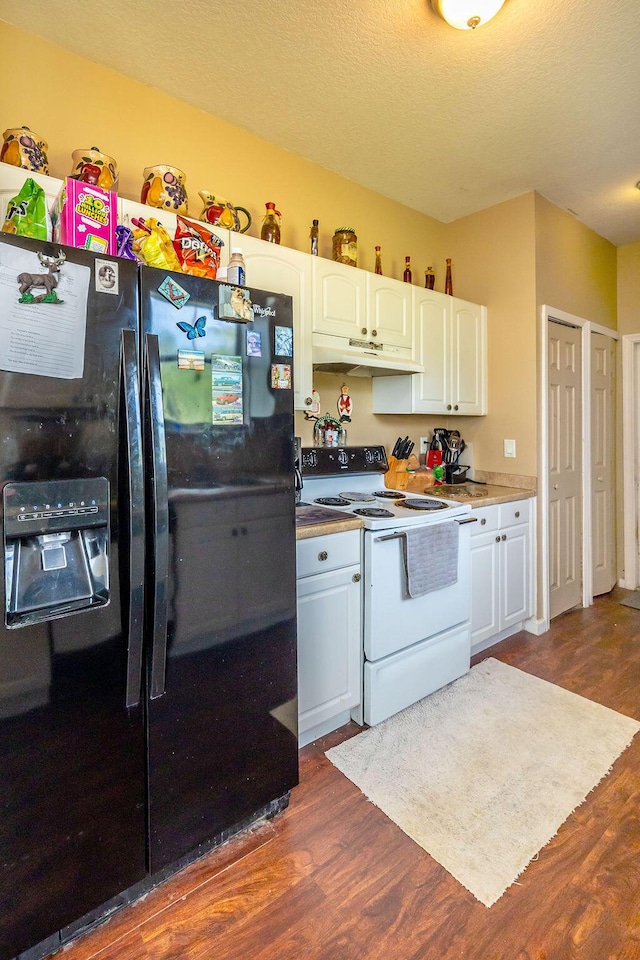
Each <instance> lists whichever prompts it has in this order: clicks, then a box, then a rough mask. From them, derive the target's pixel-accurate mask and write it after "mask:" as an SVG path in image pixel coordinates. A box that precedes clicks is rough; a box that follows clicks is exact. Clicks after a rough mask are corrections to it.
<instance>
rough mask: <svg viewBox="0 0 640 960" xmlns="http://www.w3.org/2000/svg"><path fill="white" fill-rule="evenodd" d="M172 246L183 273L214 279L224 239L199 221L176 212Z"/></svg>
mask: <svg viewBox="0 0 640 960" xmlns="http://www.w3.org/2000/svg"><path fill="white" fill-rule="evenodd" d="M177 221H178V223H177V225H176V235H175V238H174V241H173V246H174V249H175V251H176V254H177V257H178V260H179V261H180V267H181V269H182V271H183V273H190V274H192V276H194V277H208V278H209V279H210V280H215V278H216V273H217V271H218V266H219V265H220V249H221V248H222V247H223V246H224V241H223V240H221V239H220V237H218V236H216V234H215V233H212V232H211V231H210V230H207V228H206V227H205V226H203V225H202V224H200V223H192V222H191V221H190V220H185V219H184V217H181V216H180V215H179V214H178V217H177Z"/></svg>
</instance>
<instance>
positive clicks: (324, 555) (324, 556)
mask: <svg viewBox="0 0 640 960" xmlns="http://www.w3.org/2000/svg"><path fill="white" fill-rule="evenodd" d="M328 559H329V554H328V553H327V551H326V550H321V551H320V553H319V554H318V560H328Z"/></svg>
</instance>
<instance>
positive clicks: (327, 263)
mask: <svg viewBox="0 0 640 960" xmlns="http://www.w3.org/2000/svg"><path fill="white" fill-rule="evenodd" d="M313 269H314V291H315V292H314V311H313V332H314V333H324V334H328V335H330V336H335V337H346V338H353V339H356V340H373V341H375V342H376V343H380V344H382V345H383V347H404V348H407V349H408V350H409V351H410V350H411V349H412V346H413V308H412V298H411V290H412V288H411V285H410V284H405V283H403V282H402V281H400V280H393V279H391V278H390V277H381V276H378V275H377V274H375V273H368V272H367V271H366V270H358V268H357V267H349V266H347V265H346V264H343V263H334V262H333V261H332V260H324V259H322V258H314V262H313Z"/></svg>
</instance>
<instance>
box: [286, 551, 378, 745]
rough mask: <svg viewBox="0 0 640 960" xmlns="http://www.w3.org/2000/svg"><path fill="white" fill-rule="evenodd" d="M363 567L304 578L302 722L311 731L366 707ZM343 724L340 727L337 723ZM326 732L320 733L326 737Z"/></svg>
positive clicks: (301, 729) (300, 679)
mask: <svg viewBox="0 0 640 960" xmlns="http://www.w3.org/2000/svg"><path fill="white" fill-rule="evenodd" d="M361 622H362V611H361V592H360V566H359V565H354V566H349V567H343V568H342V569H340V570H332V571H329V572H327V573H320V574H316V575H315V576H311V577H304V578H303V579H301V580H298V724H299V734H300V741H301V744H304V743H308V742H309V740H310V739H314V738H313V737H309V736H307V737H305V736H304V734H305V733H307V732H308V731H311V730H315V729H316V728H319V727H320V725H324V727H323V729H322V731H321V732H328V731H329V730H330V729H332V727H331V725H330V720H331V718H332V717H338V716H339V715H340V714H342V713H344V712H345V711H349V710H350V709H351V708H352V707H354V706H356V705H357V704H358V703H360V697H361V692H360V686H361V680H360V657H361ZM336 726H340V723H336ZM320 735H321V733H320V732H319V733H318V736H320Z"/></svg>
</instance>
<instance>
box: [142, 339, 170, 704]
mask: <svg viewBox="0 0 640 960" xmlns="http://www.w3.org/2000/svg"><path fill="white" fill-rule="evenodd" d="M145 350H146V364H145V368H146V377H147V382H146V389H147V404H148V408H147V409H148V416H149V426H150V441H151V460H152V468H153V475H152V480H151V487H152V498H151V499H152V504H151V507H152V512H153V521H152V531H153V556H154V564H153V566H154V570H153V624H152V636H153V639H152V643H151V690H150V696H151V699H152V700H155V699H157V698H158V697H161V696H162V695H163V694H164V692H165V677H166V666H167V607H168V603H167V579H168V576H169V501H168V482H167V449H166V442H165V430H164V409H163V403H162V381H161V379H160V348H159V344H158V337H157V336H156V334H153V333H148V334H147V335H146V338H145Z"/></svg>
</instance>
